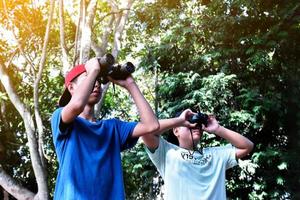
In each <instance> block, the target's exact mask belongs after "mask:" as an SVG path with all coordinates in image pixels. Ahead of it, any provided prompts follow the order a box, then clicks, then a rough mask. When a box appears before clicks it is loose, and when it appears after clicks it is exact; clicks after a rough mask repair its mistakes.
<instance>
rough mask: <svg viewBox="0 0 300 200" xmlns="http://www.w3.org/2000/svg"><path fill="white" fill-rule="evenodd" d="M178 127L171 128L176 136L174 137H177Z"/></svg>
mask: <svg viewBox="0 0 300 200" xmlns="http://www.w3.org/2000/svg"><path fill="white" fill-rule="evenodd" d="M178 131H179V130H178V127H175V128H173V134H174V135H175V136H176V137H178V135H179V134H178Z"/></svg>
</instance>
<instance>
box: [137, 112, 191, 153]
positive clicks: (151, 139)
mask: <svg viewBox="0 0 300 200" xmlns="http://www.w3.org/2000/svg"><path fill="white" fill-rule="evenodd" d="M193 114H194V113H193V112H192V111H191V110H189V109H187V110H185V111H183V112H182V113H181V115H180V116H179V117H176V118H170V119H162V120H159V124H160V126H159V129H158V130H157V131H156V132H155V133H154V134H148V135H144V136H143V137H142V139H143V142H144V144H145V145H146V146H147V148H149V149H153V150H154V149H156V148H157V147H158V145H159V135H160V134H162V133H164V132H166V131H167V130H169V129H172V128H175V127H178V126H186V127H190V128H192V127H195V124H194V125H193V124H191V123H189V121H188V118H189V116H191V115H193Z"/></svg>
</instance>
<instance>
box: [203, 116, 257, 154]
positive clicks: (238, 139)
mask: <svg viewBox="0 0 300 200" xmlns="http://www.w3.org/2000/svg"><path fill="white" fill-rule="evenodd" d="M203 130H204V131H207V132H209V133H214V134H215V135H217V136H220V137H222V138H224V139H226V140H227V141H229V142H230V143H231V144H232V145H233V146H235V147H236V148H237V150H236V158H243V157H244V156H246V155H248V154H249V153H250V152H251V151H252V149H253V146H254V145H253V143H252V142H251V141H250V140H249V139H248V138H246V137H244V136H242V135H241V134H239V133H237V132H235V131H232V130H230V129H227V128H225V127H223V126H220V125H219V124H218V122H217V120H216V119H215V117H213V116H209V122H208V126H207V127H204V126H203Z"/></svg>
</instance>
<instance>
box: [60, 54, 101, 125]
mask: <svg viewBox="0 0 300 200" xmlns="http://www.w3.org/2000/svg"><path fill="white" fill-rule="evenodd" d="M85 69H86V72H85V73H83V74H82V75H80V78H79V80H78V81H77V83H76V84H73V83H71V84H70V85H69V86H68V89H69V91H70V93H71V94H72V98H71V100H70V102H69V103H68V104H67V105H66V106H65V107H64V108H63V109H62V113H61V119H62V122H63V123H65V124H68V123H70V122H72V121H73V120H74V119H75V118H76V116H78V115H79V114H80V113H81V112H82V111H83V109H84V107H85V106H86V104H87V102H88V99H89V96H90V94H91V92H92V90H93V88H94V85H95V80H96V78H97V76H98V74H99V72H100V65H99V63H98V60H97V59H96V58H92V59H90V60H89V61H88V62H87V63H86V64H85Z"/></svg>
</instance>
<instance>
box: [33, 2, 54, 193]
mask: <svg viewBox="0 0 300 200" xmlns="http://www.w3.org/2000/svg"><path fill="white" fill-rule="evenodd" d="M54 6H55V1H54V0H51V3H50V12H49V16H48V22H47V26H46V32H45V36H44V44H43V49H42V55H41V60H40V62H39V71H38V74H37V77H36V79H35V81H34V86H33V101H34V113H35V121H36V125H37V128H38V136H39V137H38V144H39V154H40V158H41V163H42V165H43V167H44V168H46V166H45V159H44V152H43V144H44V142H43V138H44V131H43V122H42V118H41V115H40V112H39V83H40V81H41V79H42V73H43V69H44V66H45V62H46V55H47V45H48V41H49V34H50V28H51V23H52V17H53V12H54ZM44 171H46V170H44ZM38 184H39V183H38ZM40 184H41V185H43V184H42V183H40ZM45 189H46V190H48V189H47V187H46V188H45Z"/></svg>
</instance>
